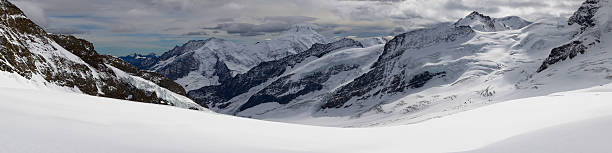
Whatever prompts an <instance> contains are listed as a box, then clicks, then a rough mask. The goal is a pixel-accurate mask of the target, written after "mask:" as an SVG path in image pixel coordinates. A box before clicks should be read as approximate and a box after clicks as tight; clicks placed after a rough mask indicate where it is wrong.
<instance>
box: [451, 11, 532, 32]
mask: <svg viewBox="0 0 612 153" xmlns="http://www.w3.org/2000/svg"><path fill="white" fill-rule="evenodd" d="M529 24H531V22H529V21H526V20H524V19H522V18H520V17H517V16H509V17H504V18H492V17H490V16H486V15H484V14H482V13H479V12H477V11H473V12H472V13H470V14H469V15H467V16H465V17H464V18H461V19H459V21H457V22H455V24H454V26H455V27H458V26H470V27H472V29H474V30H477V31H483V32H495V31H505V30H516V29H521V28H523V27H525V26H527V25H529Z"/></svg>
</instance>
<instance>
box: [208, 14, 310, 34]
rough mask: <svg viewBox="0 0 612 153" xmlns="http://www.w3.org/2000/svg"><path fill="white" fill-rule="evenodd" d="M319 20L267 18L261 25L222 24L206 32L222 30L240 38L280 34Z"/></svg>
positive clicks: (302, 17) (285, 17) (299, 17)
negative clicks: (293, 27) (290, 28)
mask: <svg viewBox="0 0 612 153" xmlns="http://www.w3.org/2000/svg"><path fill="white" fill-rule="evenodd" d="M316 19H317V18H313V17H306V16H267V17H264V18H263V19H262V21H263V23H261V24H252V23H220V24H217V26H215V27H205V28H202V29H206V30H222V31H225V32H227V33H228V34H237V35H240V36H259V35H265V34H266V33H279V32H283V31H287V30H288V29H289V27H290V26H292V25H294V24H300V23H305V22H308V21H314V20H316Z"/></svg>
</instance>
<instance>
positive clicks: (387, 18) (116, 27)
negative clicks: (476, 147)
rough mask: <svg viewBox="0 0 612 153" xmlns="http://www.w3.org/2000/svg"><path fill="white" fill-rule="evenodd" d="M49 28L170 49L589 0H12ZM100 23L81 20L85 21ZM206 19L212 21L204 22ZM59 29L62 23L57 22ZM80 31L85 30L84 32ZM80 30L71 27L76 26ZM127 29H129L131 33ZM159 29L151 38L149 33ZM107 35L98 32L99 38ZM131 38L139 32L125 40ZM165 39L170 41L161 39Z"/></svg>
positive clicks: (547, 9) (377, 28) (410, 24)
mask: <svg viewBox="0 0 612 153" xmlns="http://www.w3.org/2000/svg"><path fill="white" fill-rule="evenodd" d="M10 1H11V2H15V4H17V6H19V7H20V8H22V9H23V11H24V12H25V13H26V15H27V16H28V17H30V18H31V19H32V20H34V21H35V22H36V23H37V24H40V25H41V26H43V27H45V29H54V30H56V31H59V32H62V31H63V32H71V31H69V30H68V29H62V28H67V27H72V28H74V30H77V29H78V30H82V31H85V34H83V35H87V38H92V41H93V42H94V43H95V44H96V45H101V47H102V48H122V47H123V48H134V47H133V46H144V47H147V48H154V47H161V48H158V50H164V49H170V48H172V47H174V46H175V45H176V44H168V43H169V42H173V43H176V42H185V41H187V40H186V39H190V38H191V37H185V35H186V34H196V33H197V32H205V33H206V34H208V36H211V37H218V38H225V39H231V40H236V41H260V40H263V39H265V38H269V36H266V35H269V34H274V33H278V32H281V31H284V30H287V29H288V28H289V26H291V25H292V24H300V23H309V24H314V25H317V26H318V27H317V29H316V30H317V31H319V32H320V33H322V34H323V35H325V36H327V37H330V38H332V37H346V36H349V35H353V36H358V37H364V36H373V35H381V36H383V35H388V34H390V33H399V30H398V27H401V28H403V29H404V30H405V31H408V30H411V29H416V28H422V27H427V26H429V25H432V24H437V23H442V22H454V21H457V20H458V19H459V18H461V17H464V16H465V15H467V14H469V13H470V12H471V11H474V10H476V11H479V12H481V13H484V14H485V15H489V16H492V17H503V16H510V15H513V16H521V17H523V18H526V19H528V20H532V21H535V20H538V19H542V18H549V17H556V18H563V17H567V16H568V15H570V14H571V13H572V12H573V11H575V10H576V9H577V8H578V6H579V5H580V3H582V2H583V1H584V0H539V1H533V0H511V1H510V0H306V1H305V0H10ZM83 25H86V26H87V27H95V28H82V27H80V26H83ZM202 27H207V28H204V29H203V28H202ZM58 29H59V30H58ZM60 30H61V31H60ZM82 31H81V32H82ZM75 32H78V31H72V33H75ZM126 35H127V36H126ZM152 36H159V37H160V38H156V39H150V38H148V37H152ZM102 37H103V38H104V39H100V38H102ZM125 40H139V41H133V42H130V43H125ZM163 46H166V47H163Z"/></svg>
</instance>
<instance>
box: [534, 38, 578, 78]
mask: <svg viewBox="0 0 612 153" xmlns="http://www.w3.org/2000/svg"><path fill="white" fill-rule="evenodd" d="M586 49H587V47H586V46H584V44H582V42H581V41H573V42H571V43H569V44H566V45H563V46H561V47H557V48H554V49H553V50H552V51H551V52H550V55H548V58H546V60H544V63H542V66H540V68H538V71H537V72H542V71H544V70H545V69H547V68H548V66H550V65H552V64H555V63H557V62H560V61H564V60H566V59H567V58H570V59H572V58H574V57H576V55H578V53H580V54H584V52H585V51H586Z"/></svg>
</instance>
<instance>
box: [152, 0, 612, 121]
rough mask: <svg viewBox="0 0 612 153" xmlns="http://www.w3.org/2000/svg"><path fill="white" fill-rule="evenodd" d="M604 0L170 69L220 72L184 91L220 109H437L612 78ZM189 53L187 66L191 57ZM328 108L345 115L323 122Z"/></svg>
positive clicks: (421, 112)
mask: <svg viewBox="0 0 612 153" xmlns="http://www.w3.org/2000/svg"><path fill="white" fill-rule="evenodd" d="M608 8H609V2H607V1H597V0H588V1H586V2H585V3H584V4H583V6H582V7H580V9H579V10H578V11H577V12H576V13H575V14H574V15H573V16H572V17H570V19H569V20H568V22H567V23H566V24H565V23H564V24H559V23H558V22H557V21H547V20H542V21H539V22H537V23H534V22H530V21H527V20H524V19H522V18H520V17H516V16H509V17H502V18H494V17H490V16H486V15H484V14H481V13H479V12H472V13H470V14H468V15H467V16H466V17H464V18H461V19H459V20H458V21H457V22H455V23H452V24H440V25H438V26H434V27H430V28H424V29H417V30H412V31H409V32H406V33H403V34H400V35H398V36H395V38H393V39H392V40H388V41H387V40H383V39H379V40H380V41H376V40H374V39H370V40H361V41H355V40H351V39H342V40H337V41H333V42H329V43H322V44H315V45H313V46H312V47H310V49H307V50H301V51H298V52H296V53H293V52H291V53H289V54H286V55H287V56H285V57H284V58H266V59H264V58H262V59H263V60H261V61H257V62H253V63H257V64H252V65H249V66H244V69H239V68H236V67H237V66H228V65H231V64H227V63H228V62H223V63H218V62H217V60H208V61H213V62H211V63H209V64H208V65H214V66H209V67H214V68H206V69H199V70H198V71H195V72H198V73H185V72H193V71H170V72H183V75H180V76H179V77H173V76H174V75H167V76H169V77H170V78H174V79H176V80H177V81H178V82H179V83H180V84H183V85H189V86H190V83H189V82H196V81H189V82H183V81H182V78H185V77H184V76H189V75H188V74H197V75H201V74H214V75H205V76H222V77H218V78H215V79H214V80H212V81H210V80H211V79H208V80H207V81H208V82H210V83H207V84H204V83H202V84H200V85H199V86H197V87H194V88H189V87H188V88H187V89H188V96H189V97H191V98H192V99H194V100H195V101H196V102H197V103H199V104H200V105H202V106H206V107H208V108H210V109H212V110H214V111H216V112H220V113H225V114H232V115H237V116H243V117H252V118H259V119H267V120H276V121H285V122H298V123H310V124H325V125H330V124H331V125H333V126H347V125H350V126H367V125H371V124H387V123H392V122H395V121H397V120H410V119H412V118H423V116H425V117H424V118H427V117H426V116H431V117H434V116H436V114H448V113H453V112H457V111H461V110H464V109H469V108H475V107H478V106H482V105H486V104H489V103H491V102H495V101H503V100H510V99H517V98H525V97H530V96H540V95H546V94H548V93H553V92H559V91H565V90H572V89H579V88H583V87H590V86H594V85H598V84H603V83H607V82H610V81H612V80H611V78H612V75H611V74H610V73H609V72H611V71H608V68H607V67H610V66H612V65H610V64H612V63H609V62H606V61H608V60H609V59H611V58H609V57H612V55H609V54H608V52H607V51H606V50H607V49H608V48H609V45H607V43H602V42H606V41H608V39H609V36H610V33H609V32H610V29H611V28H610V26H609V23H608V21H609V20H608V19H609V18H610V16H609V15H608V14H607V13H606V12H608V11H607V9H608ZM602 10H603V11H602ZM213 40H214V39H212V40H207V41H213ZM207 41H206V42H207ZM368 42H376V43H368ZM188 44H189V43H188ZM366 44H367V45H366ZM378 44H380V45H378ZM382 44H384V45H382ZM196 48H200V47H196ZM232 52H234V51H232ZM184 53H186V52H184ZM582 54H585V55H582ZM176 55H179V54H176ZM181 55H182V56H185V55H184V54H181ZM179 56H180V55H179ZM179 56H172V57H179ZM186 57H194V56H186ZM280 57H282V56H280ZM575 58H578V60H577V61H574V60H571V61H569V62H562V61H564V60H569V59H575ZM197 59H198V58H192V60H191V61H198V60H197ZM213 59H217V58H213ZM219 59H220V58H219ZM162 61H163V60H162ZM184 61H185V62H182V63H183V64H181V65H188V63H193V62H189V61H190V60H184ZM222 61H224V60H222ZM238 61H241V60H238ZM247 61H248V60H247ZM160 63H162V65H163V64H164V63H163V62H160ZM234 63H237V62H234ZM158 65H160V64H158ZM154 67H155V66H154ZM181 67H182V68H187V67H193V66H181ZM230 67H234V68H230ZM158 68H159V66H158ZM151 70H155V71H157V72H160V71H159V69H156V68H153V69H151ZM205 70H208V72H207V71H205ZM245 70H246V71H245ZM201 72H207V73H201ZM228 72H230V73H229V74H231V75H228V74H227V73H228ZM162 74H167V73H163V72H162ZM219 74H224V75H219ZM190 78H193V79H192V80H205V81H206V79H198V78H195V77H190ZM568 80H571V81H568ZM365 116H367V117H365ZM326 117H341V118H340V119H338V118H337V120H335V121H336V122H334V123H325V122H317V120H326ZM338 120H340V121H338ZM343 121H345V122H343ZM355 122H359V123H360V124H358V125H355Z"/></svg>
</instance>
